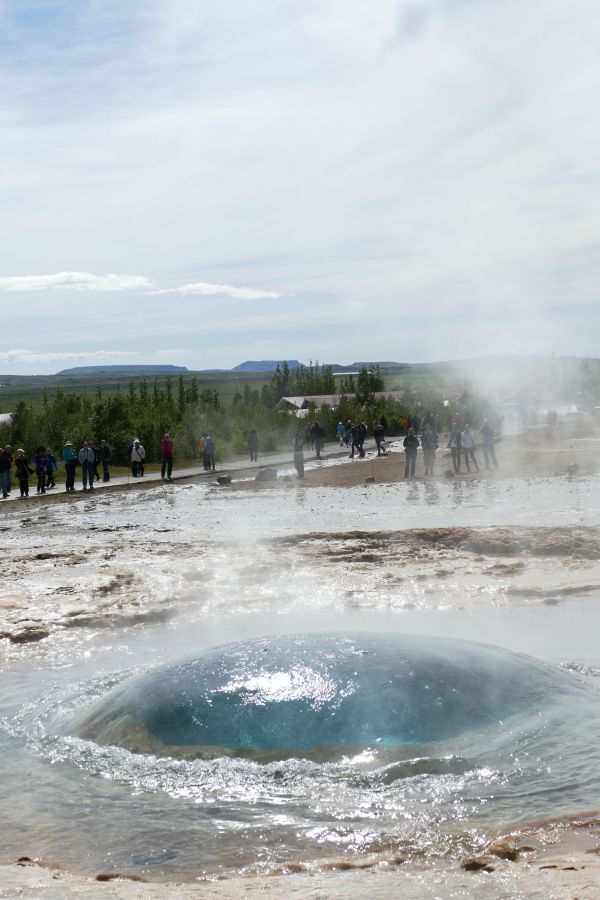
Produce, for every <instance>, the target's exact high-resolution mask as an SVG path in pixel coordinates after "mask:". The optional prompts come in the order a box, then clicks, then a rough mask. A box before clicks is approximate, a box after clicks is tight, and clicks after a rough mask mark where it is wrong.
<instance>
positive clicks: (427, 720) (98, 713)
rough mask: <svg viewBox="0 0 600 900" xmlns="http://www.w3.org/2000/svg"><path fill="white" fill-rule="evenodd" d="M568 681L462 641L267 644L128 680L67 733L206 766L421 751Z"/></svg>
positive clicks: (316, 639)
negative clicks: (336, 753)
mask: <svg viewBox="0 0 600 900" xmlns="http://www.w3.org/2000/svg"><path fill="white" fill-rule="evenodd" d="M565 679H566V680H565ZM567 682H568V679H567V677H566V674H565V673H563V672H560V671H559V670H556V669H553V668H552V667H550V666H547V665H545V664H543V663H540V662H537V661H536V660H533V659H530V658H528V657H524V656H520V655H517V654H513V653H510V652H509V651H506V650H502V649H499V648H496V647H491V646H485V645H479V644H473V643H469V642H466V641H456V640H446V639H441V638H429V637H416V636H406V635H397V636H382V635H376V634H347V633H341V634H338V633H327V634H322V633H319V634H300V635H288V636H275V637H268V638H261V639H258V640H249V641H242V642H239V643H234V644H228V645H226V646H222V647H217V648H213V649H210V650H207V651H205V652H202V653H200V654H198V656H195V657H193V658H191V659H186V660H184V661H181V662H177V663H174V664H170V665H167V666H163V667H161V668H157V669H154V670H152V671H149V672H148V673H146V674H144V675H141V676H138V677H135V678H131V679H129V680H127V681H125V682H123V683H122V684H121V685H119V686H118V687H117V688H115V689H114V690H113V691H111V692H110V693H109V694H108V695H107V696H106V697H104V698H103V699H102V700H100V701H98V702H97V703H96V705H95V706H94V707H93V708H92V709H90V710H89V711H87V712H86V713H84V714H83V715H82V716H80V717H79V718H78V720H77V721H75V722H74V723H72V726H71V729H70V732H71V734H75V735H76V736H78V737H81V738H85V739H88V740H91V741H94V742H96V743H98V744H101V745H105V746H106V745H116V746H120V747H125V748H126V749H128V750H131V751H132V752H136V753H154V754H158V755H169V756H182V757H193V756H199V757H206V758H209V757H214V756H219V755H239V756H245V755H248V756H253V755H254V756H257V757H260V756H261V755H262V756H266V757H270V758H274V757H286V756H293V755H300V756H302V755H310V754H311V753H314V752H315V751H320V750H322V749H323V748H326V747H328V748H337V749H339V750H344V749H347V748H348V747H357V746H364V745H378V746H382V747H393V746H397V745H402V744H423V743H427V742H431V741H443V740H447V739H450V738H454V737H456V736H458V735H461V734H463V733H465V732H469V731H474V730H478V729H482V728H487V727H491V726H495V727H498V725H500V724H501V723H503V722H504V721H505V720H506V719H507V718H508V717H510V716H513V715H516V714H518V713H521V712H525V711H535V710H538V709H541V708H542V707H543V706H544V705H545V704H547V703H549V702H550V699H551V698H552V697H553V696H555V695H556V692H557V691H562V690H565V689H566V686H567Z"/></svg>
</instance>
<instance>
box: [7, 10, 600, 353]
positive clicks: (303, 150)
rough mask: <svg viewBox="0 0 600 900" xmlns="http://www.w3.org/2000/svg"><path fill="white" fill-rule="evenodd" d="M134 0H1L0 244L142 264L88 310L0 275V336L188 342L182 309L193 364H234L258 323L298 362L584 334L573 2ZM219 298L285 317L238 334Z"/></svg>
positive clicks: (593, 270) (590, 70) (583, 48)
mask: <svg viewBox="0 0 600 900" xmlns="http://www.w3.org/2000/svg"><path fill="white" fill-rule="evenodd" d="M42 7H43V15H42V12H41V11H42ZM71 7H72V9H71ZM23 8H29V9H32V10H35V15H33V14H31V15H28V16H25V15H23V14H22V13H21V10H22V9H23ZM67 8H68V9H69V14H68V15H67V14H66V13H65V11H66V10H67ZM75 8H77V14H74V13H72V10H75ZM140 9H141V7H140V8H138V6H136V4H123V3H122V2H118V0H103V2H102V3H97V2H93V3H92V2H89V3H84V4H81V3H80V4H72V3H45V4H40V3H39V2H34V0H20V2H19V3H12V4H10V3H5V4H2V3H1V2H0V25H2V26H3V27H2V32H3V34H4V35H5V36H8V38H9V39H8V40H6V41H5V42H4V43H3V53H2V54H1V56H0V78H1V79H2V80H3V82H4V83H6V84H8V85H10V90H6V91H4V92H3V93H2V94H1V96H0V124H1V125H2V145H1V147H0V190H1V191H2V198H3V212H4V216H3V220H2V223H0V246H2V249H3V258H4V260H10V261H11V263H10V265H11V271H16V272H29V271H31V266H32V263H31V260H35V270H36V271H39V272H57V271H58V270H59V269H60V268H61V267H63V266H65V265H68V266H69V267H71V268H73V269H74V270H84V272H87V270H91V271H92V272H109V271H110V272H130V271H133V272H144V273H148V274H149V278H148V279H144V283H143V284H142V285H140V284H136V285H133V286H127V287H126V286H125V285H124V284H123V283H121V287H120V290H123V291H125V290H126V291H130V293H129V294H128V295H127V296H126V295H124V294H119V293H118V291H117V290H116V289H115V291H114V292H113V293H112V294H111V293H108V292H106V293H103V294H101V295H100V300H101V305H102V310H100V309H99V306H100V304H99V303H96V302H95V298H92V296H91V294H90V293H86V291H91V289H92V287H91V283H90V281H89V280H88V281H87V282H86V284H85V286H82V285H81V283H80V282H79V283H78V284H77V285H73V283H71V285H70V286H71V288H72V291H71V292H69V291H68V290H64V291H63V292H62V296H61V295H60V292H59V291H58V290H57V291H56V293H54V294H52V295H50V296H51V300H52V309H49V303H48V300H49V295H48V294H47V293H45V292H44V291H43V290H42V286H41V285H36V284H32V283H31V281H29V282H27V281H26V280H25V277H23V278H21V279H17V280H15V279H8V280H7V279H0V289H1V290H4V291H7V290H12V291H18V290H21V291H25V290H31V291H32V293H31V294H30V295H29V296H28V297H27V302H26V303H24V302H22V298H23V294H18V295H14V294H13V295H10V297H9V299H11V298H12V299H14V298H15V296H16V299H17V301H18V302H16V303H13V304H12V308H11V309H10V315H5V317H4V320H3V332H2V335H3V344H4V347H12V346H19V345H20V344H21V343H23V342H24V337H23V336H22V335H24V334H26V335H27V341H28V342H31V343H32V344H33V343H34V344H35V346H36V347H38V349H39V350H40V351H42V350H44V349H50V350H54V349H56V347H60V346H73V347H77V348H79V347H80V346H81V344H80V343H78V342H77V341H78V340H79V338H80V335H81V334H82V333H83V332H84V330H86V329H87V330H89V329H92V330H93V334H94V339H95V340H97V341H98V343H97V344H96V345H95V346H123V347H127V346H135V347H136V348H139V349H140V350H141V351H142V352H144V353H145V352H148V353H153V352H154V349H155V347H156V346H165V345H166V341H167V340H168V343H169V344H170V345H172V346H173V347H177V346H187V342H188V340H189V338H188V334H189V331H190V328H194V327H196V324H197V320H199V319H201V320H202V323H201V327H202V328H203V329H205V331H204V334H205V335H206V337H205V340H204V342H203V344H202V345H200V343H198V345H197V346H196V347H195V348H193V349H192V348H190V356H189V358H188V357H186V363H188V364H190V365H192V366H193V365H194V363H195V362H197V363H199V362H200V361H202V365H203V366H204V364H205V363H206V362H207V359H208V355H209V354H210V355H211V364H214V365H229V364H235V363H237V362H238V361H239V359H243V358H246V357H248V358H256V356H257V355H258V347H264V346H265V343H264V342H265V341H266V340H267V339H269V336H270V335H273V340H275V341H276V342H279V343H281V344H282V346H283V344H284V343H285V342H286V341H289V340H290V339H291V336H292V335H293V336H294V338H295V339H297V340H298V341H299V342H300V341H301V342H302V345H303V347H304V349H303V350H301V351H299V352H295V354H294V355H297V356H301V357H304V356H305V355H306V353H307V347H308V353H309V354H310V353H312V354H313V356H314V355H318V356H319V358H321V359H330V358H331V357H332V355H333V352H335V354H336V355H337V356H338V357H340V358H342V359H346V360H350V359H356V358H364V356H365V355H368V357H369V358H371V357H375V358H380V359H385V358H392V359H393V358H395V357H396V356H398V355H399V356H400V358H401V359H403V358H406V357H407V354H408V353H410V354H411V355H412V357H413V358H414V357H415V356H416V357H417V358H418V357H421V358H423V357H424V356H425V355H427V356H428V357H429V358H431V357H432V356H433V355H435V356H437V355H438V354H441V355H442V356H443V357H447V356H449V355H450V356H456V355H457V354H458V353H459V352H461V351H462V344H469V343H471V344H477V349H478V351H479V352H485V351H487V350H494V349H497V343H498V341H500V340H506V335H510V334H511V329H512V332H513V333H515V334H517V333H518V334H519V340H520V341H522V346H523V347H526V346H530V347H531V348H537V347H538V346H539V343H540V335H544V334H546V335H547V337H546V339H545V340H546V343H550V341H552V349H555V350H556V351H557V352H558V353H560V352H566V353H582V352H589V351H590V347H591V345H592V344H593V339H594V336H595V334H597V333H598V328H599V326H600V303H599V297H600V294H599V288H598V285H599V283H600V282H599V279H598V275H599V273H600V251H599V250H598V249H597V248H598V238H597V235H598V234H599V233H600V231H599V229H600V206H599V204H598V203H597V202H596V197H597V195H598V192H599V191H600V165H599V164H598V158H597V152H596V148H597V147H598V144H599V142H600V120H599V119H598V116H596V115H594V111H595V109H596V106H597V96H598V90H599V86H600V71H599V68H598V61H597V60H598V53H597V46H598V34H599V33H600V4H598V3H597V0H572V2H571V3H570V4H565V3H564V2H561V0H530V3H528V4H527V15H524V14H523V3H522V2H518V0H503V2H499V0H496V2H486V3H468V2H465V0H420V2H418V3H417V2H416V0H381V2H380V3H378V4H375V5H373V4H366V3H365V2H364V0H331V2H329V3H326V4H323V3H318V2H317V0H306V2H304V3H298V2H297V0H261V2H260V3H258V4H246V5H244V4H236V5H235V10H233V8H232V5H231V4H226V3H225V4H223V3H214V2H212V3H204V4H191V3H190V2H189V0H172V2H170V3H169V4H165V3H164V2H161V0H147V2H146V3H145V4H144V5H143V11H140ZM17 12H18V13H19V14H18V15H17ZM40 148H43V152H42V151H41V150H40ZM585 248H590V249H589V251H588V252H583V251H584V250H585ZM67 253H68V254H69V255H67ZM65 260H67V261H68V262H65ZM4 271H6V269H5V270H4ZM66 274H68V273H66ZM80 274H81V273H80ZM34 277H37V278H39V279H42V280H43V279H48V278H56V277H59V276H34ZM60 277H62V276H60ZM109 277H110V276H93V275H85V278H87V279H94V278H109ZM113 277H120V278H125V277H126V276H113ZM150 278H151V279H152V283H151V284H150ZM199 278H202V279H204V280H203V281H196V279H199ZM172 285H181V287H171V286H172ZM235 285H241V286H246V287H234V286H235ZM249 285H258V286H268V287H269V288H272V290H268V291H264V292H263V291H259V288H255V287H248V286H249ZM67 286H68V285H64V284H63V283H61V284H59V285H57V284H56V283H54V284H52V285H50V287H52V288H55V289H56V288H58V287H61V288H62V287H65V288H66V287H67ZM94 286H95V287H98V283H97V282H96V283H95V285H94ZM161 289H163V290H166V291H167V293H166V294H165V296H154V297H152V296H150V292H154V291H160V290H161ZM74 290H78V291H79V292H80V293H78V294H77V295H74ZM103 290H105V291H106V287H104V288H103ZM35 291H37V293H35ZM136 291H137V292H136ZM142 292H143V295H142ZM279 292H284V293H285V297H286V303H285V304H284V303H277V302H271V301H276V300H277V298H278V295H279ZM291 293H295V294H296V295H297V297H298V300H297V303H294V302H293V301H291V300H289V299H288V298H289V297H290V294H291ZM265 295H266V296H265ZM323 295H327V296H328V297H330V298H331V304H332V305H335V306H336V308H337V312H336V315H335V327H327V326H328V325H329V323H330V321H332V320H333V319H334V313H333V311H330V310H327V316H328V317H329V316H331V319H329V318H328V320H327V321H326V322H324V323H323V324H324V327H322V328H320V329H316V328H314V321H313V319H314V315H315V313H314V309H313V308H312V307H311V305H310V300H311V298H319V297H322V296H323ZM194 296H197V297H199V298H202V297H206V298H208V299H207V301H202V300H201V299H200V300H198V301H195V302H194V301H193V297H194ZM211 297H212V298H214V300H213V301H211V299H210V298H211ZM190 298H192V300H190ZM220 298H223V302H219V301H220ZM228 298H231V300H230V299H228ZM88 300H89V301H90V302H94V309H93V311H90V312H91V318H90V316H87V315H85V313H84V311H83V309H82V307H83V305H84V304H86V303H87V302H88ZM262 301H265V302H262ZM236 302H237V303H238V304H239V305H240V306H242V305H245V306H246V307H247V309H244V310H243V314H242V317H243V318H244V320H245V318H246V316H249V317H252V316H260V315H261V314H263V313H264V312H265V307H269V308H272V309H273V315H277V316H279V315H280V314H285V315H288V314H292V315H295V316H296V319H295V320H294V321H293V322H292V320H291V319H290V322H289V327H288V331H289V334H288V335H287V336H286V335H284V334H283V329H284V327H285V325H284V324H283V323H281V326H280V327H281V332H277V333H276V334H275V333H274V332H273V331H272V329H271V328H270V326H271V324H272V320H267V321H266V322H265V323H264V324H262V325H261V324H259V323H257V324H256V328H255V330H254V331H253V330H252V327H251V325H250V324H249V323H247V322H246V321H244V328H243V329H242V328H239V327H238V323H239V321H240V318H241V317H240V314H239V313H240V311H239V309H237V308H236V309H235V315H234V314H233V313H232V307H233V306H234V305H235V303H236ZM583 303H585V304H586V307H587V313H586V316H585V317H583V318H582V319H578V320H575V319H574V318H573V317H572V314H571V313H569V310H570V309H573V308H579V307H580V306H581V304H583ZM349 304H355V305H354V306H351V307H350V306H349ZM7 305H8V304H7ZM200 305H202V307H203V308H206V307H210V313H211V314H210V315H201V316H200V315H194V314H193V311H191V309H190V307H192V306H197V307H199V306H200ZM157 306H160V307H161V308H160V309H159V310H158V312H157V313H156V316H157V318H156V319H155V318H154V317H153V313H154V311H155V310H156V308H157ZM73 307H79V308H78V309H74V308H73ZM349 308H350V309H352V317H351V318H350V319H349V320H348V318H347V311H348V309H349ZM525 310H526V311H527V313H528V316H527V329H526V330H524V329H523V328H522V327H521V323H522V321H523V312H524V311H525ZM82 313H83V314H82ZM550 313H552V322H553V323H555V326H556V337H555V333H554V331H553V332H552V333H550V334H548V332H547V321H548V317H549V314H550ZM158 317H160V320H158ZM86 320H87V321H86ZM561 322H562V323H563V324H564V328H563V329H562V330H561V329H560V323H561ZM453 323H454V327H453ZM274 324H275V325H277V322H275V323H274ZM261 328H262V331H261V330H260V329H261ZM160 329H165V333H164V337H163V334H162V333H160ZM231 332H233V336H232V335H231ZM167 335H168V337H167ZM234 337H235V344H234V340H233V338H234ZM118 340H120V341H122V342H123V343H122V344H118V343H117V341H118ZM46 341H48V343H46ZM134 341H135V343H134ZM158 341H160V342H161V343H160V344H157V342H158ZM367 343H368V347H367V346H365V345H366V344H367ZM285 346H286V347H288V348H289V343H285ZM332 348H334V350H332ZM290 352H291V349H287V350H285V351H284V350H283V349H280V350H276V348H275V347H274V348H273V352H271V353H270V354H269V355H271V356H273V357H277V358H279V357H280V356H281V355H282V354H285V353H287V354H289V353H290ZM596 352H597V350H596Z"/></svg>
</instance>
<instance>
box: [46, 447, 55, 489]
mask: <svg viewBox="0 0 600 900" xmlns="http://www.w3.org/2000/svg"><path fill="white" fill-rule="evenodd" d="M57 469H58V463H57V462H56V457H55V455H54V453H53V452H52V450H51V449H50V447H46V490H48V489H49V488H53V487H56V481H55V480H54V473H55V472H56V470H57Z"/></svg>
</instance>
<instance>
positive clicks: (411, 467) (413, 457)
mask: <svg viewBox="0 0 600 900" xmlns="http://www.w3.org/2000/svg"><path fill="white" fill-rule="evenodd" d="M403 446H404V453H405V454H406V463H405V465H404V477H405V478H410V476H411V475H414V474H415V465H416V462H417V450H418V448H419V438H418V437H417V435H416V434H415V429H414V428H409V429H408V434H407V435H406V437H405V438H404V441H403Z"/></svg>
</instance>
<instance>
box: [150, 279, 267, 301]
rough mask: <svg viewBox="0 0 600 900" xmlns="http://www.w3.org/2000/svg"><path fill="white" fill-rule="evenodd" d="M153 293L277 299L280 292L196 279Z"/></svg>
mask: <svg viewBox="0 0 600 900" xmlns="http://www.w3.org/2000/svg"><path fill="white" fill-rule="evenodd" d="M152 293H153V294H198V295H200V296H203V297H215V296H218V295H224V296H227V297H232V298H233V299H234V300H277V299H278V298H279V297H281V294H278V293H276V292H275V291H263V290H261V289H260V288H248V287H233V286H232V285H230V284H210V283H209V282H207V281H196V282H194V283H193V284H183V285H182V286H181V287H176V288H165V289H163V290H160V291H152Z"/></svg>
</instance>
